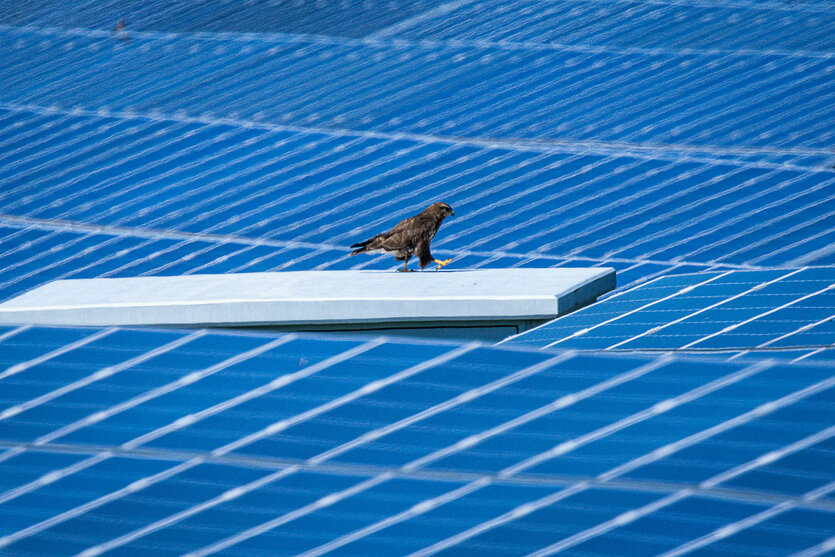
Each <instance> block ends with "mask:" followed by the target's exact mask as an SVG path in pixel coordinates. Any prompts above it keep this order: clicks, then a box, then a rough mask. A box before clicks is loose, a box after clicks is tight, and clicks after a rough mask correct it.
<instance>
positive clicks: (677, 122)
mask: <svg viewBox="0 0 835 557" xmlns="http://www.w3.org/2000/svg"><path fill="white" fill-rule="evenodd" d="M728 58H729V61H730V62H731V64H730V65H729V66H728V67H727V68H716V67H715V66H713V67H711V66H710V65H708V68H709V69H710V71H711V74H709V76H708V77H703V76H699V77H698V79H694V80H693V82H691V83H688V85H689V87H690V90H689V91H687V92H686V93H685V92H682V94H681V95H679V96H678V97H677V99H676V100H675V101H673V102H671V103H668V104H666V105H664V106H655V107H654V108H649V110H650V112H649V114H648V115H647V116H646V118H645V117H643V116H642V117H641V118H639V119H636V118H635V113H629V114H628V115H626V118H625V119H624V121H623V123H622V124H620V125H622V126H624V125H625V126H626V128H625V130H624V133H623V134H622V135H623V136H624V137H628V138H630V139H631V140H633V141H640V140H641V139H640V138H641V133H642V131H643V130H642V128H643V127H644V126H646V122H647V120H649V121H651V122H659V123H663V124H664V125H665V126H666V127H667V128H668V129H670V130H672V133H667V134H662V135H660V136H658V137H657V138H656V140H657V141H659V142H665V143H670V142H674V143H679V142H683V143H685V144H702V143H705V142H699V141H696V140H695V139H696V138H693V137H692V136H687V135H686V132H690V131H692V129H693V128H694V127H695V126H698V125H704V120H705V118H707V117H712V115H713V114H714V112H715V111H719V112H721V111H722V110H727V107H729V106H735V104H734V102H737V103H739V102H747V101H745V99H744V94H747V93H750V92H751V91H752V89H753V88H755V87H757V86H762V84H763V79H764V78H763V77H761V76H760V75H759V74H760V73H761V71H762V69H761V67H760V66H757V65H752V64H751V63H750V60H749V59H746V58H739V57H736V56H734V57H728ZM788 62H789V60H787V63H788ZM694 77H695V76H694ZM706 80H707V81H706ZM729 93H733V95H734V96H735V97H736V98H735V99H733V98H732V99H729V98H728V94H729ZM723 107H725V108H723ZM614 124H617V121H615V122H613V125H614ZM599 125H600V124H598V126H599ZM636 134H637V135H636ZM723 143H725V144H727V143H728V142H723Z"/></svg>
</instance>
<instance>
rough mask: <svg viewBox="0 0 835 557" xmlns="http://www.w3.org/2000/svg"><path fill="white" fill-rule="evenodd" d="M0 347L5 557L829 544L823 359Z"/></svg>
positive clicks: (246, 347) (312, 345) (117, 335)
mask: <svg viewBox="0 0 835 557" xmlns="http://www.w3.org/2000/svg"><path fill="white" fill-rule="evenodd" d="M2 334H3V336H2V337H0V338H2V341H0V358H1V359H2V366H3V369H4V370H5V371H4V372H3V373H2V375H0V381H2V383H3V389H2V391H0V393H1V394H0V399H1V400H2V403H0V404H2V410H0V446H2V447H4V448H5V450H4V451H3V452H2V453H0V470H2V473H0V516H2V520H0V547H2V551H5V552H8V551H11V552H12V553H13V554H27V555H38V554H49V555H58V554H80V555H85V556H88V557H89V556H92V555H98V554H100V553H103V552H106V551H113V550H118V551H119V552H120V554H125V555H131V554H142V553H145V554H147V553H149V552H152V553H155V554H169V553H171V554H173V553H177V554H183V553H187V554H189V555H210V554H214V553H218V552H223V553H224V554H229V555H246V554H253V553H258V554H275V555H285V554H304V555H309V556H312V555H322V554H326V553H338V554H346V553H350V554H362V555H391V554H407V553H408V554H412V555H431V554H435V553H439V552H446V553H468V554H472V553H473V552H477V553H479V554H485V555H491V554H497V555H498V554H502V555H506V554H508V553H513V554H528V553H530V554H537V555H547V554H551V553H555V552H558V551H563V550H568V549H571V550H572V551H575V552H580V553H600V552H604V551H607V550H608V551H612V550H613V548H617V547H619V546H621V547H622V545H621V544H623V543H624V540H628V541H629V545H628V547H629V548H630V550H629V551H630V552H631V553H634V554H646V553H650V552H651V553H661V552H664V551H669V552H670V554H671V555H676V554H682V553H684V552H689V551H692V550H694V549H698V548H702V547H707V548H709V549H711V550H719V551H724V550H727V549H728V548H736V550H738V551H744V552H748V553H749V554H754V553H757V552H762V551H764V550H765V551H766V552H767V550H768V549H769V548H773V547H780V548H781V549H782V550H784V551H787V552H788V551H800V550H805V549H807V548H811V547H813V546H815V545H816V544H821V543H825V542H826V540H828V539H829V538H831V537H832V536H833V534H835V528H833V523H834V522H833V521H832V515H833V513H835V507H834V506H833V505H832V502H831V499H828V498H827V496H829V495H830V494H831V492H832V490H833V489H835V484H833V483H832V473H831V470H832V466H831V463H829V461H830V460H832V449H831V447H832V439H833V437H835V427H833V426H832V425H831V424H832V420H831V418H832V412H833V410H835V407H833V400H832V387H835V376H833V375H832V369H831V366H828V365H814V364H792V365H786V364H781V363H778V362H776V361H773V360H752V361H745V362H743V361H739V362H727V361H720V360H715V359H677V358H672V357H669V356H664V357H661V358H653V357H647V356H623V355H621V356H619V357H612V356H607V355H601V354H597V355H592V354H582V353H576V352H563V353H558V354H553V353H547V352H541V351H519V350H508V349H499V348H491V347H486V346H480V345H477V344H464V345H456V344H439V343H427V342H422V343H413V342H403V341H397V342H395V341H391V340H385V339H372V340H365V341H359V340H357V341H351V340H335V339H327V340H325V339H321V338H315V337H300V336H296V335H284V336H274V335H258V334H226V333H210V332H206V331H193V332H184V331H173V330H172V331H141V330H125V329H116V328H110V329H62V328H40V327H24V328H20V329H11V330H9V329H6V330H5V332H4V333H2ZM665 525H666V526H665ZM763 531H765V532H767V533H768V535H767V536H763V535H761V532H763ZM607 548H608V549H607ZM764 548H765V549H764Z"/></svg>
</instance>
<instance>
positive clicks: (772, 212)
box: [619, 176, 835, 265]
mask: <svg viewBox="0 0 835 557" xmlns="http://www.w3.org/2000/svg"><path fill="white" fill-rule="evenodd" d="M797 178H802V177H800V176H798V177H797ZM798 181H799V180H798V179H790V180H787V181H784V182H781V183H780V184H778V185H776V186H775V187H772V188H767V189H766V188H763V189H762V190H761V191H760V192H759V193H758V194H757V195H752V196H750V197H747V198H743V199H738V200H736V201H730V202H728V203H727V204H726V205H725V207H727V208H733V207H736V206H739V205H741V204H748V203H751V202H752V201H753V200H755V199H757V198H758V197H760V195H767V194H768V195H770V194H775V193H777V192H779V191H780V190H782V189H783V188H785V187H788V186H789V185H790V184H795V188H796V189H800V188H798V187H797V182H798ZM827 186H828V184H820V185H819V186H813V187H811V188H808V189H806V191H805V192H804V193H803V194H799V195H798V194H789V195H788V196H787V198H784V199H782V200H778V201H776V202H774V203H771V204H766V205H765V206H761V208H759V209H751V210H749V211H744V212H743V211H740V212H738V213H737V215H736V216H733V217H730V218H725V219H724V220H722V221H720V222H718V223H716V224H715V225H713V226H712V227H710V228H705V229H703V231H701V232H699V233H697V234H694V235H692V236H691V237H690V238H689V239H682V240H678V241H671V242H669V243H668V244H667V245H666V246H664V247H661V248H657V249H654V250H653V251H648V252H644V253H643V254H641V255H640V257H642V258H647V259H651V258H658V257H662V258H663V257H664V255H665V252H667V251H673V250H676V249H677V248H680V247H682V246H684V245H686V244H687V243H688V242H694V241H696V240H698V239H700V238H702V237H705V236H709V235H710V234H718V233H719V232H720V231H723V229H725V228H730V227H733V226H735V225H737V224H738V223H740V222H743V221H744V220H745V219H755V218H756V217H757V216H758V215H762V214H767V215H769V217H770V218H767V219H763V220H761V221H759V222H754V223H753V224H751V225H748V226H746V227H745V228H743V229H740V230H739V231H738V232H735V233H732V231H733V230H734V229H733V228H730V230H726V231H724V234H723V235H722V236H721V237H720V239H717V240H715V241H714V242H711V243H707V242H704V243H702V246H700V247H698V248H697V249H696V250H691V251H688V252H686V254H685V257H687V258H694V257H695V256H696V255H697V254H696V252H705V251H708V250H710V249H714V248H716V247H721V246H724V245H726V244H729V243H731V242H733V241H734V240H735V239H739V238H745V237H746V236H751V235H752V234H753V233H754V232H759V231H760V230H762V229H767V228H772V229H773V228H775V227H776V225H777V223H778V222H780V221H783V220H789V219H793V218H797V216H798V214H800V213H802V212H803V211H808V210H809V209H810V208H814V207H818V206H821V208H823V207H824V206H827V205H825V204H826V203H827V202H829V201H831V200H833V199H835V195H832V196H829V198H827V199H824V200H815V201H813V202H809V203H807V204H806V205H805V206H804V207H802V208H798V209H795V210H792V211H780V210H779V208H780V206H781V205H789V204H790V203H791V202H793V201H795V202H796V201H797V199H798V198H799V197H802V196H803V195H806V194H816V193H818V192H820V193H825V191H826V190H827ZM789 206H791V205H789ZM722 212H723V211H722ZM722 212H720V211H708V212H706V213H704V214H703V215H701V216H699V217H698V220H696V218H694V219H689V222H692V223H693V225H696V224H699V223H700V222H701V221H703V220H706V219H709V218H712V217H715V216H717V215H719V214H721V213H722ZM826 218H827V217H826V216H825V215H824V216H820V217H815V218H811V219H806V220H803V221H801V222H799V223H797V224H795V225H793V226H791V229H790V230H786V229H783V233H784V234H787V233H790V232H794V229H800V228H804V227H812V226H815V225H816V224H817V222H818V221H821V220H824V219H826ZM790 222H791V221H790ZM662 233H663V231H662V232H659V233H656V234H653V235H650V236H647V239H646V240H644V241H651V240H653V239H655V240H657V239H659V238H660V235H661V234H662ZM823 233H825V231H822V232H819V233H818V234H816V235H815V237H816V236H817V235H820V234H823ZM768 238H769V239H776V238H780V235H779V234H773V235H769V236H768ZM764 241H765V240H764V239H762V237H760V238H759V239H758V241H757V242H756V244H757V245H760V244H762V243H763V242H764ZM805 241H808V240H802V241H799V242H795V243H794V244H792V246H795V245H800V244H802V243H804V242H805ZM636 245H638V243H637V241H636V242H634V243H633V244H632V245H630V246H627V247H624V248H623V249H629V248H630V247H633V246H636ZM785 249H790V247H785ZM619 251H620V250H619ZM780 251H783V248H781V249H780ZM778 253H779V252H778ZM780 259H782V258H780ZM783 261H784V259H783ZM749 262H750V263H751V264H753V265H758V264H762V260H757V261H749Z"/></svg>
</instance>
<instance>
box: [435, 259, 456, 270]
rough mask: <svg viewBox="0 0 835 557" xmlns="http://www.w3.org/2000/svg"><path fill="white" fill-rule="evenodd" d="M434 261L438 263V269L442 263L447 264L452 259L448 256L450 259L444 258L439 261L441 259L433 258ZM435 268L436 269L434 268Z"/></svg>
mask: <svg viewBox="0 0 835 557" xmlns="http://www.w3.org/2000/svg"><path fill="white" fill-rule="evenodd" d="M434 261H435V263H437V264H438V269H440V268H441V267H443V266H444V265H449V262H450V261H452V259H451V258H450V259H444V260H443V261H441V260H439V259H435V260H434ZM436 270H437V269H436Z"/></svg>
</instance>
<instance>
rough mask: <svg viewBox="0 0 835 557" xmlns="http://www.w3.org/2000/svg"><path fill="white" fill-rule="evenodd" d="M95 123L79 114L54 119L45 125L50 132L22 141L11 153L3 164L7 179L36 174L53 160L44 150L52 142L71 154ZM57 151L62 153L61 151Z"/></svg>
mask: <svg viewBox="0 0 835 557" xmlns="http://www.w3.org/2000/svg"><path fill="white" fill-rule="evenodd" d="M16 112H22V111H16ZM59 126H60V127H59ZM93 126H94V124H93V123H92V122H91V121H90V120H89V119H88V118H83V117H77V116H76V117H64V118H60V119H54V120H51V121H50V122H49V124H48V125H47V127H46V130H47V131H45V132H44V133H40V134H38V135H37V136H35V139H34V141H21V145H20V147H18V148H16V149H12V150H10V151H9V152H8V154H9V155H10V156H9V157H8V159H9V160H8V162H4V164H3V168H4V174H7V175H8V179H12V178H18V177H19V178H23V177H26V176H27V175H29V174H33V173H37V171H38V170H42V169H43V168H44V165H45V164H47V163H48V162H49V160H50V159H49V158H48V156H47V155H46V154H45V153H44V149H49V148H50V146H51V145H52V144H58V145H59V146H60V147H59V148H61V147H62V148H63V149H64V150H66V151H68V152H70V154H72V152H73V149H74V148H77V145H78V144H81V143H83V142H84V141H85V137H84V132H86V131H89V130H90V129H92V128H93ZM21 139H25V138H21ZM53 150H55V148H53ZM55 154H56V155H60V152H57V153H55ZM41 161H43V162H41ZM39 162H41V164H40V165H38V163H39ZM17 189H18V188H15V190H12V191H10V192H7V193H6V195H9V194H12V195H13V194H14V193H16V190H17Z"/></svg>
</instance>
